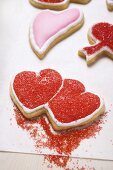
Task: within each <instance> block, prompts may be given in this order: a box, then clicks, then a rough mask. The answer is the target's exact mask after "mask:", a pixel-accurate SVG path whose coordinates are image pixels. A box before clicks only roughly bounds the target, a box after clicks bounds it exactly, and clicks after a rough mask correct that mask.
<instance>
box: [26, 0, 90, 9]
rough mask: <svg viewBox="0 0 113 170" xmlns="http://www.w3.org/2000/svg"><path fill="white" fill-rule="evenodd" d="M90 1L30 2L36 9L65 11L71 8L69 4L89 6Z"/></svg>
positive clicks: (52, 0) (42, 0)
mask: <svg viewBox="0 0 113 170" xmlns="http://www.w3.org/2000/svg"><path fill="white" fill-rule="evenodd" d="M89 1H90V0H29V2H30V3H31V4H32V5H33V6H35V7H36V8H41V9H53V10H63V9H65V8H67V7H68V6H69V3H71V2H72V3H80V4H87V3H88V2H89Z"/></svg>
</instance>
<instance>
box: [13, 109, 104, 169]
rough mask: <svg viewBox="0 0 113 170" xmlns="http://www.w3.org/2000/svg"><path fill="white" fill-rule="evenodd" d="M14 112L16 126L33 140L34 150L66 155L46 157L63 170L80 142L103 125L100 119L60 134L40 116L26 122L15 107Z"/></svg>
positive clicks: (97, 131)
mask: <svg viewBox="0 0 113 170" xmlns="http://www.w3.org/2000/svg"><path fill="white" fill-rule="evenodd" d="M14 111H15V118H16V121H17V124H18V125H19V126H20V127H21V128H22V129H23V130H26V131H27V132H28V133H29V135H30V137H31V138H32V139H33V140H34V144H35V147H36V149H38V148H41V147H47V148H49V149H50V150H52V149H53V150H56V151H57V153H58V154H65V155H67V157H63V158H61V157H56V156H47V157H48V158H47V157H46V159H48V160H49V161H50V162H51V163H54V164H55V165H57V166H59V167H63V168H65V167H66V165H67V162H68V160H69V156H70V155H71V152H72V151H73V150H74V149H76V148H77V147H79V145H80V143H81V141H83V140H84V139H89V138H91V137H95V136H96V134H97V133H99V131H100V130H101V129H102V127H101V125H102V123H103V119H102V118H101V119H100V120H97V121H95V122H93V123H92V124H91V125H90V126H88V127H86V128H84V129H80V130H75V129H71V130H67V131H62V132H60V133H59V132H54V131H53V130H52V128H51V127H50V124H49V122H48V121H47V120H46V119H45V117H44V116H43V117H42V116H41V117H39V118H38V119H32V120H28V119H26V118H25V117H23V115H22V114H21V112H20V111H19V110H18V109H17V108H16V107H15V106H14ZM37 124H38V125H40V126H41V128H43V130H42V131H40V129H38V127H37ZM42 139H46V140H42ZM57 158H58V159H57Z"/></svg>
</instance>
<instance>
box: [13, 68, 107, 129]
mask: <svg viewBox="0 0 113 170" xmlns="http://www.w3.org/2000/svg"><path fill="white" fill-rule="evenodd" d="M10 94H11V98H12V100H13V102H14V103H15V104H16V106H17V107H18V108H19V110H20V111H21V112H22V113H23V115H24V116H25V117H26V118H35V117H37V116H40V115H42V114H46V115H47V117H48V119H49V121H50V122H51V124H52V126H53V128H54V130H65V129H69V128H73V127H78V126H83V125H86V124H88V123H90V122H92V121H93V120H95V119H96V118H97V117H98V116H99V115H100V114H102V113H104V111H105V106H104V102H103V100H102V99H101V98H100V97H99V96H97V95H95V94H93V93H90V92H86V90H85V87H84V85H83V84H82V83H81V82H79V81H78V80H72V79H64V80H63V79H62V77H61V76H60V74H59V73H58V72H56V71H55V70H51V69H45V70H42V71H41V72H39V73H35V72H31V71H24V72H21V73H19V74H17V75H16V76H15V77H14V79H13V80H12V82H11V86H10Z"/></svg>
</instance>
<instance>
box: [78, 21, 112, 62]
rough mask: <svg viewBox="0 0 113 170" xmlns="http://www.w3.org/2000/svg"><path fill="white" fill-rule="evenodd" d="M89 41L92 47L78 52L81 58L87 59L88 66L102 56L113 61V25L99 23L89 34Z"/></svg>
mask: <svg viewBox="0 0 113 170" xmlns="http://www.w3.org/2000/svg"><path fill="white" fill-rule="evenodd" d="M88 39H89V42H90V44H92V46H90V47H85V48H83V49H81V50H79V52H78V54H79V55H80V56H81V57H85V58H86V61H87V64H92V63H93V62H95V61H96V59H98V58H99V56H102V55H106V56H108V57H110V58H112V59H113V25H112V24H109V23H98V24H95V25H93V27H92V28H91V29H90V30H89V32H88ZM93 44H94V45H93Z"/></svg>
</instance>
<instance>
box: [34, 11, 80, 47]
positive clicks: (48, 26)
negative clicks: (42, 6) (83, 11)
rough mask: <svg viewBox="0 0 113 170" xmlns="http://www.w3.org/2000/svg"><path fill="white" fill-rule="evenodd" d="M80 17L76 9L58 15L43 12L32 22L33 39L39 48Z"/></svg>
mask: <svg viewBox="0 0 113 170" xmlns="http://www.w3.org/2000/svg"><path fill="white" fill-rule="evenodd" d="M79 17H80V11H79V10H78V9H69V10H66V11H63V12H61V13H59V14H57V13H53V12H51V11H43V12H41V13H40V14H38V15H37V17H36V18H35V20H34V22H33V34H34V39H35V42H36V44H37V46H38V47H39V48H41V47H42V46H43V45H44V43H45V42H46V41H47V40H48V39H49V38H51V37H52V36H54V35H55V34H56V33H57V32H59V31H60V30H62V29H63V28H66V27H68V26H69V25H70V24H72V23H73V22H75V21H76V20H77V19H78V18H79Z"/></svg>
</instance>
